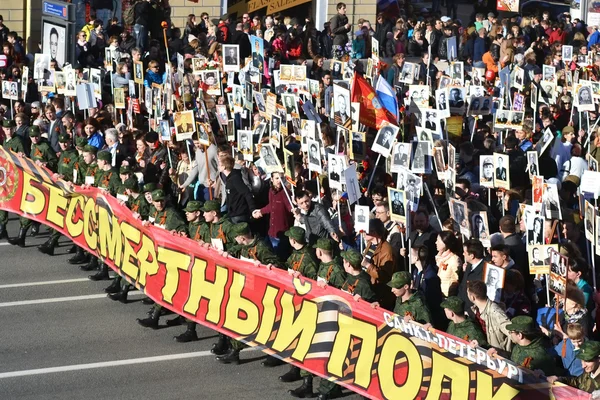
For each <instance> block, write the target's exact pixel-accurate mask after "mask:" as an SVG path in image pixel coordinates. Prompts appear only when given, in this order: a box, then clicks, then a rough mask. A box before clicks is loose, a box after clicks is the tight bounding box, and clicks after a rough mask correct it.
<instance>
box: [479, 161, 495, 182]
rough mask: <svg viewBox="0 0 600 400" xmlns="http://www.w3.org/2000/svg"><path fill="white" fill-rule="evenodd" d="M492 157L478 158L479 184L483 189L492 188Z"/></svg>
mask: <svg viewBox="0 0 600 400" xmlns="http://www.w3.org/2000/svg"><path fill="white" fill-rule="evenodd" d="M494 172H495V171H494V156H493V155H481V156H479V184H480V185H481V186H483V187H487V188H492V187H494Z"/></svg>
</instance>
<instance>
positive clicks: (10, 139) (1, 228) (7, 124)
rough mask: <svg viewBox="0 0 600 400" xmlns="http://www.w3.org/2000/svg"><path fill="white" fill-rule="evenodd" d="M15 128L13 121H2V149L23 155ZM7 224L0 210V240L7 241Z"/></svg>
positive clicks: (6, 216) (20, 141)
mask: <svg viewBox="0 0 600 400" xmlns="http://www.w3.org/2000/svg"><path fill="white" fill-rule="evenodd" d="M15 126H16V125H15V121H12V120H4V121H2V128H4V133H5V134H6V140H5V141H4V144H3V145H2V147H4V149H5V150H10V151H13V152H15V153H17V154H18V153H21V154H25V147H24V146H23V141H22V140H21V137H19V135H15ZM7 223H8V212H7V211H4V210H0V239H8V234H7V233H6V224H7Z"/></svg>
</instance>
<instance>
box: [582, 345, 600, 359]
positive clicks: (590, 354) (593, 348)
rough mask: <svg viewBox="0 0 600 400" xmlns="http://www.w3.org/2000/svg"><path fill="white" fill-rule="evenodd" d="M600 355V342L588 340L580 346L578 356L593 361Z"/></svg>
mask: <svg viewBox="0 0 600 400" xmlns="http://www.w3.org/2000/svg"><path fill="white" fill-rule="evenodd" d="M598 356H600V342H596V341H594V340H587V341H585V342H583V344H582V345H581V346H580V347H579V353H578V354H577V358H578V359H580V360H583V361H593V360H594V359H595V358H597V357H598Z"/></svg>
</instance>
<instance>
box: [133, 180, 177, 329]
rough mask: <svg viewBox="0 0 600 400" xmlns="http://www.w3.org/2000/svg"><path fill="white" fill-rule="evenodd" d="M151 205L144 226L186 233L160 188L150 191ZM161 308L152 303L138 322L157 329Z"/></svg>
mask: <svg viewBox="0 0 600 400" xmlns="http://www.w3.org/2000/svg"><path fill="white" fill-rule="evenodd" d="M152 205H153V206H154V212H153V213H152V214H151V215H150V216H149V217H148V221H146V222H144V226H148V225H150V224H152V225H154V226H157V227H159V228H163V229H166V230H167V231H171V232H177V233H180V234H181V233H185V234H187V227H186V225H185V222H184V221H183V219H182V218H181V216H180V215H179V214H178V213H177V210H175V208H173V207H171V206H167V204H166V196H165V192H164V191H163V190H162V189H157V190H155V191H153V192H152ZM161 310H162V306H160V305H159V304H154V307H153V308H152V312H151V313H150V316H149V317H148V318H144V319H139V318H138V320H137V321H138V323H139V324H140V325H141V326H143V327H144V328H152V329H158V319H159V318H160V313H161Z"/></svg>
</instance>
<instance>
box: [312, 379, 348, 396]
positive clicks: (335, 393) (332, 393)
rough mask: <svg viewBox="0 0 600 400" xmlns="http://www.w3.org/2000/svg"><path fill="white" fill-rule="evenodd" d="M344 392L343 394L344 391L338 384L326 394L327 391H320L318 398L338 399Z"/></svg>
mask: <svg viewBox="0 0 600 400" xmlns="http://www.w3.org/2000/svg"><path fill="white" fill-rule="evenodd" d="M321 383H322V382H321ZM342 394H343V393H342V389H341V388H340V386H338V385H336V386H335V388H334V389H333V390H331V391H330V392H329V393H327V394H325V393H319V396H318V397H317V400H330V399H337V398H338V397H341V396H342Z"/></svg>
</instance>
